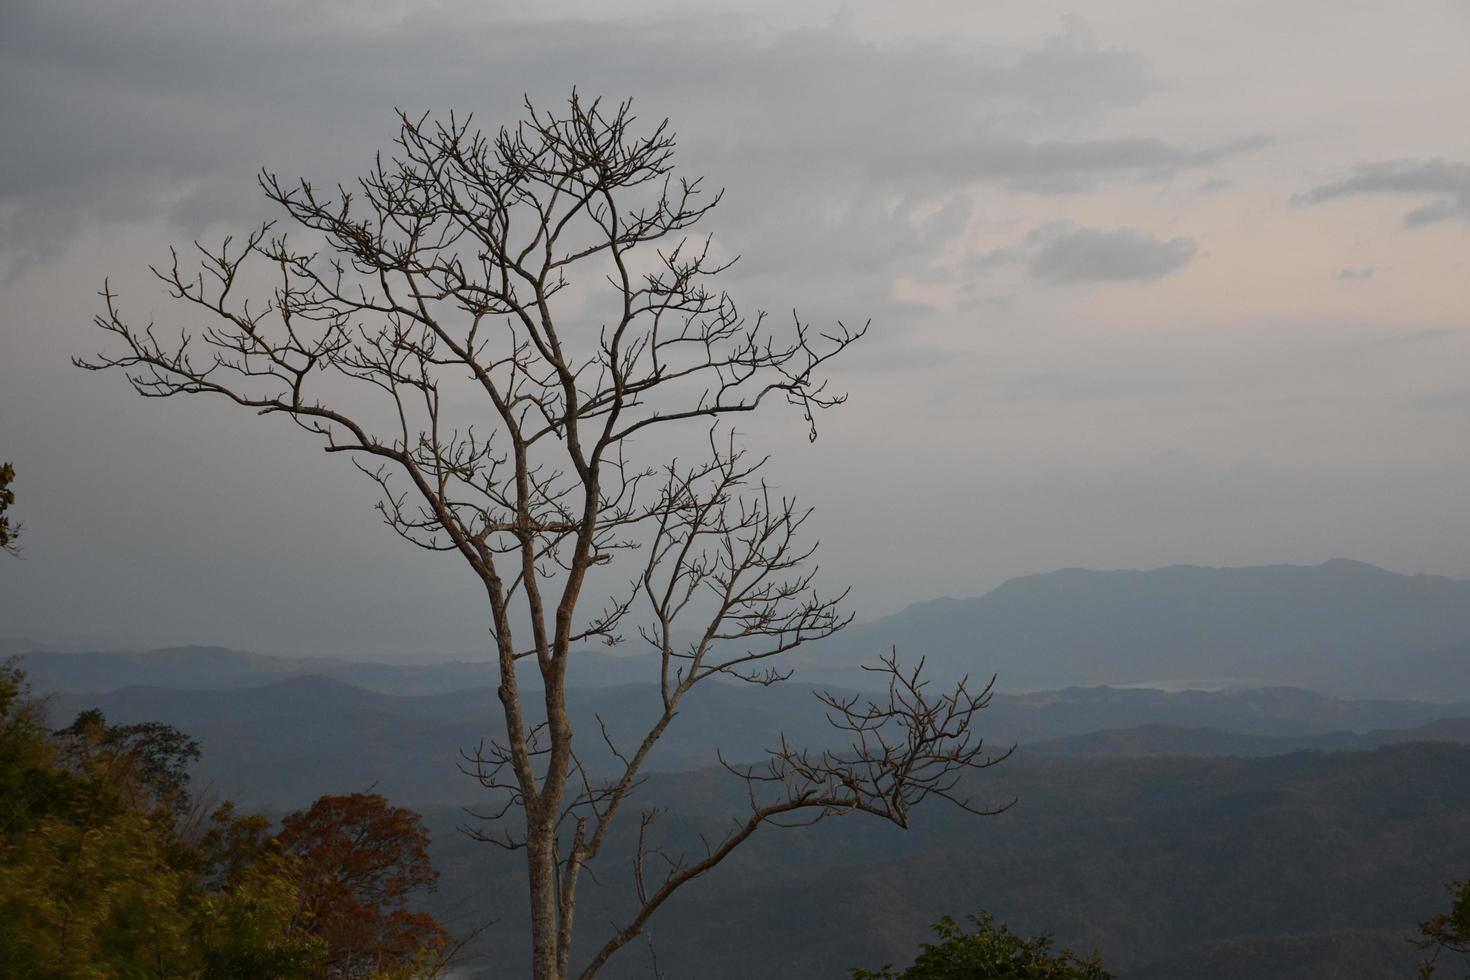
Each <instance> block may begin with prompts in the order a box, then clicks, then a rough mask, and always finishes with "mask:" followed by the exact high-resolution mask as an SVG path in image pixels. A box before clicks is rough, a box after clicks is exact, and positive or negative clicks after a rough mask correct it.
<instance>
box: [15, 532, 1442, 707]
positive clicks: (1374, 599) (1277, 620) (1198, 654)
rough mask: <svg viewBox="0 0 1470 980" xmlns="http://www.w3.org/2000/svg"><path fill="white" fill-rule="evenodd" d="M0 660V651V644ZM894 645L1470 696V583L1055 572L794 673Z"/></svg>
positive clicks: (120, 674) (198, 672) (1318, 687)
mask: <svg viewBox="0 0 1470 980" xmlns="http://www.w3.org/2000/svg"><path fill="white" fill-rule="evenodd" d="M8 647H9V649H12V650H14V649H16V647H15V645H14V644H13V643H12V644H8ZM895 648H896V649H897V650H898V653H899V656H900V658H901V660H903V661H905V662H912V661H914V660H917V659H918V658H919V657H924V658H925V659H926V662H927V664H928V666H929V667H930V669H931V672H932V673H934V674H935V675H936V676H938V677H943V678H956V677H958V676H960V675H962V674H969V675H971V676H972V677H978V678H982V679H983V678H988V677H989V676H990V675H991V674H996V675H998V689H999V690H1002V691H1009V692H1021V691H1037V690H1048V689H1055V688H1061V687H1068V686H1076V685H1082V686H1095V685H1114V686H1126V685H1149V686H1157V687H1164V688H1171V689H1182V688H1191V687H1193V688H1222V687H1260V686H1268V687H1269V686H1286V687H1299V688H1305V689H1308V690H1314V691H1321V692H1323V693H1326V694H1331V695H1336V696H1339V697H1351V698H1367V697H1376V698H1423V699H1429V700H1455V699H1470V582H1465V581H1460V580H1457V579H1450V578H1443V577H1439V576H1432V575H1398V574H1395V573H1393V572H1388V571H1385V570H1383V569H1381V568H1376V567H1374V566H1372V565H1365V564H1363V563H1361V562H1354V561H1346V560H1336V561H1329V562H1326V563H1324V564H1321V565H1314V566H1298V565H1273V566H1260V567H1250V568H1200V567H1195V566H1189V565H1176V566H1173V567H1170V568H1161V569H1157V570H1154V571H1145V572H1134V571H1087V570H1084V569H1065V570H1062V571H1058V572H1051V573H1049V574H1045V575H1033V576H1027V577H1024V578H1016V579H1011V580H1010V581H1008V582H1006V583H1004V584H1003V585H1001V586H1000V587H999V588H996V589H995V590H994V591H992V592H990V593H988V594H986V595H984V596H981V597H979V598H974V599H937V600H934V601H932V602H923V603H919V604H917V605H913V606H910V607H908V608H907V609H904V610H903V611H902V612H899V613H897V614H895V615H892V616H888V617H886V618H883V619H880V620H876V621H874V622H871V623H867V624H863V625H860V626H854V627H852V628H850V629H848V630H846V631H845V632H843V633H841V634H839V635H838V636H836V637H833V638H832V639H830V640H828V641H825V642H823V643H820V644H812V645H809V646H806V647H802V648H800V649H799V650H798V651H797V652H796V657H795V662H796V663H797V664H798V665H799V666H798V678H799V679H801V680H810V681H819V682H823V683H835V684H840V685H842V686H845V687H854V688H861V687H864V686H867V685H868V684H869V683H871V682H870V679H869V678H868V677H867V676H866V675H865V674H864V673H863V672H861V671H860V670H859V669H858V665H859V664H861V663H873V662H875V661H876V659H877V658H878V656H879V655H881V654H883V653H886V652H888V651H889V650H891V649H895ZM577 656H578V657H579V660H580V662H579V663H578V664H577V665H575V666H574V667H573V668H572V676H573V677H574V678H575V679H576V680H575V682H576V683H577V684H579V685H580V686H583V687H599V686H608V685H613V684H620V683H627V682H638V681H646V680H648V679H650V678H651V677H652V676H653V673H652V670H651V668H652V660H651V658H650V657H648V656H646V655H643V654H641V653H637V652H634V651H630V652H629V654H628V655H617V654H614V653H609V652H604V651H596V652H592V651H587V652H582V653H579V654H577ZM28 663H29V667H30V670H31V671H32V673H33V674H34V676H35V677H36V679H37V680H38V682H40V683H41V684H42V685H43V686H45V687H46V688H48V689H51V690H66V691H98V692H101V691H108V690H114V689H116V688H118V687H122V686H125V685H128V684H149V685H157V686H164V687H180V688H227V687H245V686H255V685H260V684H266V683H270V682H272V681H276V680H280V679H283V678H286V677H291V676H301V675H307V674H315V675H321V676H326V677H333V678H336V679H338V680H342V681H345V682H347V683H350V684H354V685H357V686H360V687H365V688H368V689H371V690H377V691H383V692H392V693H399V694H432V693H443V692H448V691H456V690H464V689H466V688H474V687H485V686H491V685H493V684H495V683H496V678H495V676H494V668H493V666H492V665H491V664H490V662H489V656H488V653H487V656H486V659H485V660H484V661H482V662H478V663H470V662H456V663H440V664H407V663H367V662H358V661H348V660H335V659H328V658H304V659H293V658H289V657H276V656H265V655H260V654H248V653H240V652H236V651H231V650H224V649H220V648H217V647H181V648H176V649H171V650H156V651H150V652H144V653H129V654H118V653H106V654H97V653H57V652H51V651H47V652H38V653H35V654H33V655H31V656H30V657H29V658H28Z"/></svg>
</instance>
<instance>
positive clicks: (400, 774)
mask: <svg viewBox="0 0 1470 980" xmlns="http://www.w3.org/2000/svg"><path fill="white" fill-rule="evenodd" d="M821 689H823V688H822V687H821V686H818V685H810V684H799V683H796V682H794V681H791V682H787V683H785V684H779V685H775V686H773V687H757V686H749V685H743V684H735V683H718V682H717V683H710V684H705V685H703V686H702V687H699V688H696V689H695V690H694V691H693V692H692V693H691V694H690V695H689V699H688V700H687V701H686V703H685V706H684V708H683V709H682V710H681V712H680V714H679V716H678V717H677V718H676V720H675V722H674V724H673V727H672V728H671V729H670V732H669V737H668V738H666V739H665V740H664V741H663V742H662V743H661V744H660V745H659V747H658V748H657V749H656V750H655V752H654V753H653V755H652V756H651V757H650V765H651V767H652V768H653V769H655V770H668V771H689V770H694V769H698V768H701V767H704V766H709V765H712V764H713V763H714V761H715V752H716V750H717V749H718V750H720V751H722V752H723V753H724V754H725V756H726V757H727V758H731V759H742V760H756V759H759V758H762V757H763V756H764V753H765V750H766V749H767V748H768V747H770V746H772V745H775V744H776V743H777V741H778V740H779V737H780V735H781V733H783V732H784V733H785V734H786V736H787V737H788V738H789V739H790V740H791V741H792V742H793V743H795V744H799V745H804V746H807V747H811V748H841V747H842V746H843V745H845V744H846V743H845V740H844V739H843V737H842V734H841V733H839V732H837V731H835V730H833V729H832V728H831V727H830V726H829V725H828V724H827V722H826V719H825V715H824V713H823V711H822V710H821V705H820V703H819V702H818V701H817V700H816V698H815V696H814V695H815V693H816V692H817V691H818V690H821ZM42 690H43V691H44V689H42ZM568 704H569V708H570V709H571V712H572V717H573V721H574V724H575V725H577V726H578V727H579V730H582V731H593V732H595V731H597V725H598V721H599V719H600V721H601V723H604V724H606V726H607V729H608V731H609V733H610V734H611V735H612V737H613V739H614V742H615V744H618V745H619V746H626V745H628V744H630V743H631V742H633V741H634V740H635V739H636V738H638V737H639V736H641V734H642V733H643V731H645V730H646V728H647V726H648V725H649V724H651V722H652V720H653V719H654V718H655V717H656V716H657V713H658V710H659V699H658V693H657V688H656V687H655V686H654V685H652V684H624V685H619V686H616V687H605V688H577V689H573V690H571V691H569V692H568ZM91 707H97V708H101V709H102V711H103V712H104V713H105V714H106V715H107V717H108V718H109V720H111V721H113V722H114V723H131V722H140V721H162V722H166V723H168V724H172V725H175V726H177V727H179V728H181V729H183V730H184V731H186V732H188V733H190V734H191V735H193V736H194V737H195V738H197V739H198V740H199V741H200V743H201V745H202V746H203V749H204V758H203V761H202V762H201V764H200V769H199V772H200V777H201V779H202V780H204V781H206V782H209V783H212V784H215V785H217V786H220V787H221V788H223V787H230V789H229V792H231V793H232V794H235V795H236V796H237V797H238V798H239V799H240V800H241V802H245V803H249V804H252V805H280V806H287V805H290V806H297V805H301V804H302V803H304V802H309V801H310V800H311V799H314V798H315V797H316V796H317V795H320V794H321V793H323V792H351V791H354V790H359V789H362V788H364V787H365V786H368V785H377V786H379V788H380V789H381V790H382V791H383V792H385V793H386V794H388V795H389V796H391V797H394V798H401V799H409V800H416V801H420V802H446V803H448V802H457V801H470V800H473V799H475V798H476V797H477V796H478V792H479V791H478V789H477V787H476V785H475V783H474V781H473V780H472V779H470V778H469V777H467V776H466V775H464V774H463V772H461V768H460V767H461V765H462V764H464V762H465V760H464V758H463V756H462V753H464V752H472V751H473V750H474V749H475V747H476V746H477V745H478V744H479V743H480V741H481V740H482V739H490V738H493V737H494V736H495V735H496V734H497V733H498V732H500V731H501V730H502V724H503V723H502V721H501V719H500V713H499V705H498V701H497V699H496V694H495V691H494V689H493V688H475V689H471V690H464V691H455V692H449V693H443V694H427V695H393V694H383V693H381V692H377V691H370V690H367V689H366V688H361V687H356V686H354V685H351V684H347V683H346V682H343V681H339V680H336V679H333V678H327V677H318V676H302V677H288V678H285V679H282V680H278V681H275V682H272V683H270V684H267V685H262V686H258V687H251V688H235V689H226V690H207V691H205V690H186V689H176V688H159V687H142V686H134V687H127V688H123V689H121V690H118V691H114V692H111V693H107V694H53V695H51V697H50V699H49V705H48V710H49V712H50V714H51V717H52V719H53V721H54V722H55V723H56V724H58V725H59V724H64V723H65V722H66V721H69V720H70V718H71V717H73V716H75V714H76V712H78V711H81V710H83V709H85V708H91ZM1467 716H1470V704H1458V705H1443V704H1434V703H1431V702H1411V701H1403V702H1395V701H1345V700H1338V699H1334V698H1327V697H1323V696H1321V695H1316V694H1312V693H1310V692H1306V691H1299V690H1291V689H1259V690H1242V691H1223V692H1199V691H1191V692H1182V693H1167V692H1162V691H1155V690H1144V689H1118V688H1069V689H1066V690H1061V691H1048V692H1040V693H1035V694H1024V695H1005V694H1001V695H996V696H995V698H994V700H993V701H992V703H991V705H990V707H989V708H987V709H986V711H985V713H984V715H983V716H982V717H981V719H980V721H979V730H980V731H981V732H982V733H983V734H984V735H985V737H986V740H987V742H988V743H989V744H990V745H992V746H994V747H996V749H997V750H1000V749H1004V748H1006V747H1007V746H1009V745H1011V744H1013V743H1019V744H1020V747H1021V748H1022V750H1023V751H1028V752H1035V753H1038V754H1049V755H1073V756H1110V755H1111V756H1116V755H1123V756H1146V755H1171V754H1173V755H1217V754H1225V755H1247V756H1259V755H1274V754H1281V753H1284V752H1291V751H1295V750H1297V749H1300V748H1321V749H1365V748H1371V747H1375V746H1378V745H1385V744H1393V743H1395V742H1401V741H1410V740H1419V739H1422V740H1441V741H1459V740H1462V739H1463V740H1470V738H1465V736H1466V734H1467V731H1466V727H1467V726H1465V725H1463V724H1461V725H1460V726H1459V727H1456V723H1455V722H1454V721H1452V719H1456V718H1463V717H1467ZM590 743H591V744H588V745H586V746H584V748H585V751H586V753H587V756H586V758H587V760H588V764H589V765H591V766H593V767H594V768H599V769H601V768H610V767H611V766H612V765H613V761H614V760H613V757H612V755H611V753H610V752H608V751H607V750H606V747H605V746H603V745H602V744H601V743H600V739H592V740H590Z"/></svg>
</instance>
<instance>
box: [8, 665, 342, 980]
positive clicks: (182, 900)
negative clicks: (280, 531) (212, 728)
mask: <svg viewBox="0 0 1470 980" xmlns="http://www.w3.org/2000/svg"><path fill="white" fill-rule="evenodd" d="M197 755H198V747H197V746H196V745H195V744H194V742H193V740H192V739H189V738H188V737H187V736H184V735H182V734H181V733H179V732H178V731H176V730H175V729H172V728H169V727H168V726H164V725H130V726H123V727H119V728H108V727H107V725H106V723H105V720H104V719H103V718H102V715H101V713H100V712H83V713H82V715H81V716H79V717H78V719H77V721H76V722H75V723H74V724H73V725H72V726H70V727H69V728H67V729H64V730H63V731H62V732H59V733H50V732H47V731H46V729H45V727H44V726H43V725H42V721H41V717H40V712H39V710H38V707H37V705H36V703H35V702H34V701H33V700H32V699H31V697H30V695H29V689H28V687H27V684H26V680H25V674H24V672H23V671H21V670H20V668H19V667H18V666H17V665H16V662H15V661H14V660H11V661H6V662H4V663H3V664H0V950H3V951H4V969H5V970H6V971H8V972H5V976H20V977H28V978H35V980H104V978H105V980H112V978H124V980H126V978H132V977H138V978H142V977H148V978H159V980H174V978H177V980H312V978H316V977H320V976H322V973H323V970H324V969H325V965H326V962H327V954H328V948H327V943H326V942H325V941H324V940H323V939H322V938H321V937H319V936H316V935H313V934H311V933H310V932H308V931H306V930H304V929H303V928H301V927H300V926H299V925H298V919H299V917H300V916H299V912H300V905H301V887H300V865H299V862H297V861H295V860H293V859H291V858H288V857H286V856H285V855H283V854H281V853H280V849H279V848H278V847H276V846H275V844H274V843H273V842H272V841H271V840H270V839H269V838H268V834H267V830H268V826H269V825H268V823H267V822H266V821H265V819H264V818H263V817H257V816H247V817H240V816H238V815H236V814H235V812H234V808H233V807H232V806H230V805H228V804H227V805H225V806H223V807H220V808H219V809H217V810H216V811H215V812H214V814H212V815H211V817H210V819H209V823H208V828H207V830H206V831H205V832H204V833H202V834H200V835H198V836H197V839H196V838H195V837H193V836H191V835H189V834H186V833H185V832H184V830H183V829H182V828H183V827H184V826H185V824H186V823H187V822H186V821H183V820H181V819H180V817H181V816H182V815H183V813H184V811H183V808H182V807H181V806H180V800H187V794H186V792H185V788H186V783H187V778H188V771H187V765H188V763H189V761H191V760H192V759H193V758H194V757H195V756H197Z"/></svg>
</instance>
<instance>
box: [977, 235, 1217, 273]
mask: <svg viewBox="0 0 1470 980" xmlns="http://www.w3.org/2000/svg"><path fill="white" fill-rule="evenodd" d="M1197 252H1198V246H1197V245H1196V244H1195V242H1194V240H1193V239H1190V238H1167V239H1164V238H1155V237H1154V236H1152V235H1150V234H1148V233H1147V232H1145V231H1141V230H1139V229H1137V228H1114V229H1103V228H1084V227H1079V226H1077V225H1073V224H1070V223H1067V222H1053V223H1050V224H1046V225H1042V226H1041V227H1039V228H1036V229H1034V230H1033V231H1032V232H1031V233H1030V234H1028V235H1027V236H1026V238H1025V239H1024V240H1022V241H1021V242H1019V243H1018V244H1016V245H1013V246H1009V247H1007V248H1003V249H997V250H996V251H993V252H989V253H985V254H984V255H981V256H978V257H977V259H976V266H977V267H978V268H985V267H991V266H997V265H1005V264H1014V263H1019V264H1021V265H1023V266H1024V267H1025V269H1026V272H1027V274H1028V275H1030V276H1031V277H1033V278H1035V279H1040V280H1042V281H1044V282H1051V283H1057V284H1069V283H1083V282H1152V281H1153V280H1155V279H1162V278H1163V277H1164V276H1167V275H1169V274H1170V273H1172V272H1177V271H1179V270H1180V269H1182V268H1184V267H1185V266H1186V265H1188V264H1189V263H1190V262H1191V261H1192V260H1193V259H1194V256H1195V254H1196V253H1197Z"/></svg>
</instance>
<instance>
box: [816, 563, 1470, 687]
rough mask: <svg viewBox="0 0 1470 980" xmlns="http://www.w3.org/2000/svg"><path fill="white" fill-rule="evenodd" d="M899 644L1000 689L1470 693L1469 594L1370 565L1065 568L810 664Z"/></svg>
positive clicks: (829, 651) (870, 630)
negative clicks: (1174, 684)
mask: <svg viewBox="0 0 1470 980" xmlns="http://www.w3.org/2000/svg"><path fill="white" fill-rule="evenodd" d="M894 646H896V647H897V648H898V650H899V653H900V655H904V654H907V655H908V657H909V658H910V659H912V658H916V657H918V656H920V655H922V656H924V657H925V658H926V659H927V662H928V663H929V664H930V665H931V666H932V667H934V668H935V669H936V670H937V671H939V672H940V673H941V674H944V675H947V676H957V675H959V674H964V673H968V674H970V675H971V676H983V677H988V676H989V675H991V674H992V673H994V674H998V675H999V677H1000V687H1001V689H1002V690H1009V691H1015V690H1037V689H1045V688H1052V687H1061V686H1065V685H1067V684H1087V685H1095V684H1115V685H1124V684H1146V683H1160V682H1165V681H1169V680H1173V679H1178V678H1221V679H1224V680H1225V681H1226V682H1233V683H1235V684H1237V685H1250V686H1265V685H1284V686H1290V687H1304V688H1310V689H1312V690H1319V691H1324V692H1327V693H1330V694H1336V695H1341V696H1355V697H1368V696H1376V697H1426V698H1444V697H1453V698H1465V697H1470V582H1465V581H1460V580H1458V579H1450V578H1444V577H1441V576H1433V575H1399V574H1396V573H1394V572H1389V571H1385V570H1384V569H1381V568H1377V567H1375V566H1373V565H1367V564H1364V563H1362V562H1355V561H1348V560H1345V559H1336V560H1333V561H1328V562H1325V563H1323V564H1321V565H1314V566H1302V565H1266V566H1251V567H1244V568H1206V567H1200V566H1194V565H1175V566H1170V567H1168V568H1160V569H1155V570H1152V571H1091V570H1087V569H1063V570H1060V571H1055V572H1049V573H1046V574H1043V575H1031V576H1025V577H1021V578H1014V579H1011V580H1009V581H1007V582H1005V583H1003V584H1002V585H1000V586H999V587H997V588H996V589H994V590H993V591H991V592H989V593H987V594H986V595H983V596H980V597H977V598H973V599H940V600H934V601H932V602H925V603H920V604H917V605H914V606H910V607H908V608H907V609H905V610H903V611H901V612H899V613H897V614H895V615H893V616H889V617H887V618H885V619H882V620H878V621H876V622H874V623H870V624H866V625H863V626H857V627H853V628H852V629H850V630H849V631H847V632H846V633H844V634H841V635H839V636H838V637H835V638H833V639H832V640H829V641H826V642H825V643H824V644H822V645H820V646H819V647H818V648H815V649H814V650H811V651H808V654H809V656H808V659H810V660H813V661H816V660H819V659H826V660H828V661H832V662H844V663H854V662H857V661H860V660H863V659H869V658H871V657H872V656H874V655H875V654H876V652H881V651H886V650H888V649H890V648H891V647H894Z"/></svg>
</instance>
